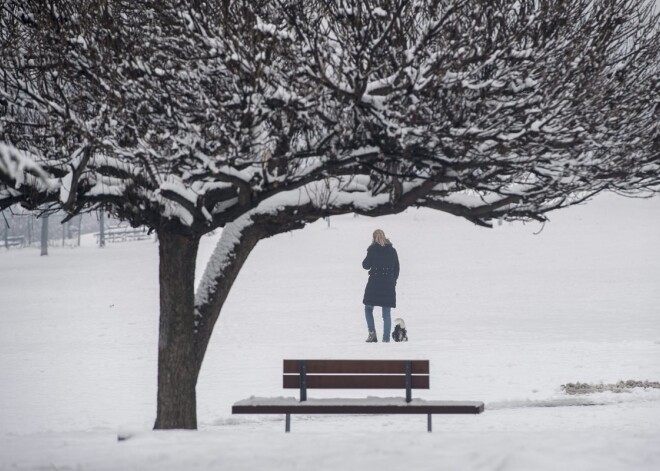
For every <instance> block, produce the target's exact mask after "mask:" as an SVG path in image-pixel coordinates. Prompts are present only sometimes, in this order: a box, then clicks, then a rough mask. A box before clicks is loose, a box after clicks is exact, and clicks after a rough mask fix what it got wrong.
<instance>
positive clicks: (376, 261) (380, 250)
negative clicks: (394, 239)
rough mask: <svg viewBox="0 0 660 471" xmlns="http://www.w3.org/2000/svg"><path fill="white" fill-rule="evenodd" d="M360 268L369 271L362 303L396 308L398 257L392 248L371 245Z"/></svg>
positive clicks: (387, 245) (386, 245)
mask: <svg viewBox="0 0 660 471" xmlns="http://www.w3.org/2000/svg"><path fill="white" fill-rule="evenodd" d="M362 268H364V269H365V270H369V281H368V282H367V287H366V288H365V289H364V299H363V300H362V302H363V303H364V304H367V305H369V306H385V307H396V280H397V278H399V257H398V255H397V253H396V250H394V247H392V245H391V244H385V246H381V245H379V244H376V243H373V244H371V245H370V246H369V248H368V249H367V256H366V258H365V259H364V261H363V262H362Z"/></svg>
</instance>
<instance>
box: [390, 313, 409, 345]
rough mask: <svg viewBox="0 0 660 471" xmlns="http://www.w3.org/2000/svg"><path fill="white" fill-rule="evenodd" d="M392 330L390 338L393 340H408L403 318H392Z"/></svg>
mask: <svg viewBox="0 0 660 471" xmlns="http://www.w3.org/2000/svg"><path fill="white" fill-rule="evenodd" d="M394 323H395V324H396V325H395V326H394V332H392V339H394V341H395V342H407V341H408V331H407V330H406V323H405V322H403V319H400V318H399V319H394Z"/></svg>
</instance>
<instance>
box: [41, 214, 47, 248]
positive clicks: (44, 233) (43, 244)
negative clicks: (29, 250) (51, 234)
mask: <svg viewBox="0 0 660 471" xmlns="http://www.w3.org/2000/svg"><path fill="white" fill-rule="evenodd" d="M41 255H48V216H44V217H43V219H41Z"/></svg>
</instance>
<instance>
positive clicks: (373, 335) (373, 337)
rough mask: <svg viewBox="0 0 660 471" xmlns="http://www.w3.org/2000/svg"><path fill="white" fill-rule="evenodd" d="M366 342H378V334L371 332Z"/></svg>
mask: <svg viewBox="0 0 660 471" xmlns="http://www.w3.org/2000/svg"><path fill="white" fill-rule="evenodd" d="M366 342H378V337H376V332H369V337H367V340H366Z"/></svg>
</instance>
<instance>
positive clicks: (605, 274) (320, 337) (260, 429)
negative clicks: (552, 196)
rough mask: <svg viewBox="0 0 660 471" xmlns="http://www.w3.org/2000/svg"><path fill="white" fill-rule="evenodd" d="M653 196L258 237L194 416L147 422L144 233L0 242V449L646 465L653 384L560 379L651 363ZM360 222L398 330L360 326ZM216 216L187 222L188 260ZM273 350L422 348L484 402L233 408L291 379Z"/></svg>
mask: <svg viewBox="0 0 660 471" xmlns="http://www.w3.org/2000/svg"><path fill="white" fill-rule="evenodd" d="M659 216H660V199H659V198H655V199H648V200H642V199H625V198H621V197H616V196H613V195H603V196H600V197H598V198H596V199H595V200H593V201H591V202H589V203H588V204H586V205H581V206H578V207H574V208H569V209H567V210H562V211H559V212H557V213H553V214H551V220H552V221H551V223H549V224H546V225H545V227H544V228H543V230H542V231H541V232H540V233H538V232H539V231H540V229H541V226H540V225H539V224H527V225H524V224H520V223H515V224H509V223H504V224H503V225H496V226H495V227H494V228H493V229H490V230H489V229H483V228H478V227H475V226H473V225H471V224H470V223H468V222H466V221H464V220H461V219H459V218H456V217H453V216H449V215H446V214H442V213H437V212H433V211H430V210H412V209H411V210H408V211H407V212H405V213H402V214H399V215H396V216H388V217H381V218H377V219H370V218H366V217H353V216H351V215H347V216H342V217H333V218H332V219H331V220H330V225H329V227H328V224H327V222H326V221H319V222H317V223H315V224H312V225H310V226H308V227H307V228H305V229H304V230H299V231H295V232H292V233H288V234H282V235H279V236H276V237H273V238H271V239H267V240H263V241H261V242H260V243H259V244H258V246H257V247H256V249H255V250H254V251H253V253H252V254H251V255H250V257H249V259H248V261H247V262H246V264H245V266H244V268H243V270H242V272H241V274H240V275H239V277H238V279H237V281H236V283H235V285H234V287H233V289H232V292H231V294H230V296H229V299H228V300H227V303H226V305H225V308H224V310H223V312H222V314H221V316H220V319H219V321H218V325H217V326H216V330H215V333H214V336H213V338H212V339H211V344H210V346H209V349H208V352H207V355H206V359H205V361H204V365H203V367H202V371H201V375H200V378H199V383H198V386H197V396H198V397H197V406H198V421H199V430H198V431H158V432H154V431H151V427H152V425H153V421H154V419H155V413H156V402H155V400H156V355H157V345H158V343H157V339H158V334H157V328H158V284H157V280H158V247H157V244H156V243H154V242H153V241H150V240H146V241H139V242H125V243H116V244H108V245H107V247H106V248H104V249H98V248H96V247H95V246H94V239H93V238H91V237H89V238H83V247H80V248H75V249H72V248H68V247H66V248H56V247H51V248H50V249H49V255H48V256H47V257H40V256H39V251H38V249H20V250H19V249H11V250H5V249H4V248H0V384H1V385H2V386H1V387H0V469H2V470H10V469H11V470H37V469H53V470H54V469H57V470H64V469H67V470H124V469H140V470H143V469H158V470H183V469H186V470H187V469H193V470H194V469H223V470H252V469H257V470H275V471H279V470H290V469H306V470H314V471H316V470H372V469H373V470H400V469H401V467H402V466H404V467H405V468H409V469H415V470H426V469H429V470H438V469H448V470H471V469H474V470H526V471H527V470H556V469H571V470H657V469H660V446H659V445H658V444H660V390H657V389H648V390H641V389H635V390H632V391H631V392H629V393H620V394H615V393H601V394H598V393H594V394H589V395H584V396H568V395H566V394H564V393H563V392H562V390H561V385H562V384H565V383H567V382H577V381H580V382H589V383H600V382H603V383H614V382H617V381H619V380H628V379H634V380H650V381H658V380H660V289H658V287H659V286H660V244H659V243H658V241H660V217H659ZM376 228H382V229H383V230H384V231H385V233H386V234H387V237H388V238H389V239H390V240H392V242H393V243H394V245H395V247H396V249H397V250H398V253H399V259H400V261H401V276H400V279H399V282H398V286H397V290H398V292H397V295H398V305H397V308H396V309H395V310H394V311H393V313H392V315H393V318H396V317H400V318H403V319H405V322H406V327H407V329H408V336H409V338H410V341H409V342H407V343H389V344H384V343H380V342H379V343H376V344H367V343H365V342H364V340H365V339H366V336H367V331H366V326H365V323H364V318H363V311H362V304H361V301H362V294H363V289H364V285H365V283H366V278H367V275H366V272H365V271H364V270H363V269H362V267H361V261H362V259H363V257H364V255H365V254H366V248H367V246H368V244H369V242H370V240H371V233H372V231H373V230H374V229H376ZM536 233H538V234H536ZM219 237H220V233H219V232H218V233H216V234H214V235H212V236H209V237H205V238H203V240H202V243H201V248H200V254H199V259H198V266H197V272H198V277H201V274H202V273H203V272H204V268H205V262H206V261H207V260H208V259H209V257H210V254H211V253H212V251H213V249H214V247H215V245H216V243H217V241H218V238H219ZM376 314H377V315H376V321H377V324H376V325H377V328H378V331H379V334H380V329H381V326H382V322H381V321H380V319H379V309H378V308H377V309H376ZM284 358H385V359H429V360H430V362H431V389H430V390H421V391H417V390H416V391H414V393H413V396H414V397H415V398H417V399H419V400H428V401H436V400H437V401H482V402H484V403H485V408H486V410H485V412H484V413H483V414H479V415H466V416H463V415H446V416H440V415H438V416H436V417H435V418H434V421H433V428H434V431H433V433H427V432H426V418H425V417H424V416H423V415H410V416H408V415H376V416H361V415H336V416H335V415H300V416H299V415H296V416H295V417H293V418H292V432H291V433H290V434H285V433H284V417H282V416H277V415H236V416H232V414H231V406H232V404H234V403H235V402H238V401H241V400H245V399H248V398H250V397H253V396H256V397H274V398H277V397H286V396H291V395H295V393H296V391H295V390H283V389H282V387H281V384H282V359H284ZM399 394H403V392H402V391H396V390H385V391H383V392H382V394H381V392H380V391H374V390H370V391H354V390H346V391H341V390H340V391H337V390H331V391H324V390H310V391H309V392H308V396H309V398H310V400H315V399H317V398H345V399H346V398H347V399H350V398H360V397H367V396H379V397H384V398H389V397H394V396H398V395H399ZM118 436H121V437H122V438H128V439H127V440H122V441H118Z"/></svg>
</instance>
